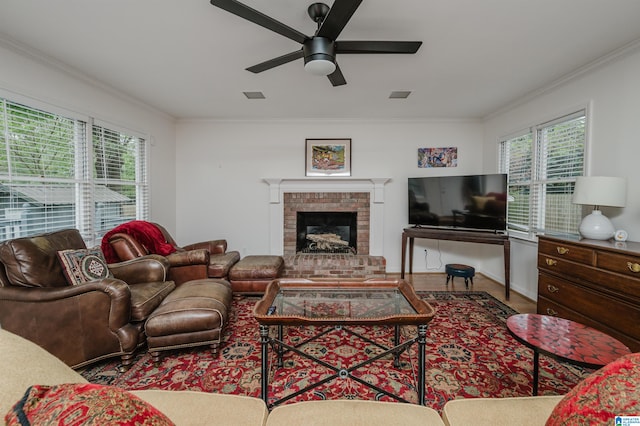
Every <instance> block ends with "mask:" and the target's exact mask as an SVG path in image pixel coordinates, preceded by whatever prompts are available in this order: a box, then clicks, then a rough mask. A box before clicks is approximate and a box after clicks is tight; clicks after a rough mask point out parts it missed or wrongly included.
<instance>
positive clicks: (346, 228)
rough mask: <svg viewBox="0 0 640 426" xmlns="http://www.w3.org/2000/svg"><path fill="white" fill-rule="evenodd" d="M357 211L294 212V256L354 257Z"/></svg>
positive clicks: (355, 250)
mask: <svg viewBox="0 0 640 426" xmlns="http://www.w3.org/2000/svg"><path fill="white" fill-rule="evenodd" d="M357 219H358V214H357V212H324V211H323V212H297V214H296V228H297V230H296V232H297V233H296V252H297V253H350V254H356V253H357V250H358V247H357V244H358V243H357V241H358V238H357V230H358V221H357Z"/></svg>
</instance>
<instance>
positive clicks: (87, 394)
mask: <svg viewBox="0 0 640 426" xmlns="http://www.w3.org/2000/svg"><path fill="white" fill-rule="evenodd" d="M4 420H5V422H6V424H7V425H10V426H26V425H43V426H46V425H71V424H73V425H88V426H92V425H96V426H98V425H99V426H102V425H148V426H164V425H173V424H174V423H173V422H172V421H171V420H169V418H167V417H166V416H165V415H164V414H162V413H161V412H160V411H159V410H158V409H157V408H155V407H153V406H152V405H149V404H148V403H147V402H145V401H143V400H141V399H140V398H138V397H137V396H135V395H133V394H130V393H129V392H127V391H125V390H122V389H120V388H116V387H113V386H103V385H96V384H84V383H83V384H72V383H67V384H63V385H56V386H42V385H35V386H31V387H30V388H29V389H27V392H26V393H25V394H24V396H23V397H22V399H21V400H20V401H18V402H17V403H16V404H15V405H14V406H13V408H11V410H10V411H9V412H8V413H7V414H6V416H5V418H4Z"/></svg>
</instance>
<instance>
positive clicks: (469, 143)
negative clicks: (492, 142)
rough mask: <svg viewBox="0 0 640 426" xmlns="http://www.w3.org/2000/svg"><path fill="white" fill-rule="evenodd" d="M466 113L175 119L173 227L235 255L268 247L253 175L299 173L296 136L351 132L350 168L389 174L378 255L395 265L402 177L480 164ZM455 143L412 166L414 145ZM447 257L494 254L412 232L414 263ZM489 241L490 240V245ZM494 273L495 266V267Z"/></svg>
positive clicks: (403, 221) (474, 258) (261, 197)
mask: <svg viewBox="0 0 640 426" xmlns="http://www.w3.org/2000/svg"><path fill="white" fill-rule="evenodd" d="M482 131H483V127H482V124H481V123H479V122H476V121H464V122H463V121H425V122H417V121H387V122H381V121H320V120H318V121H251V122H249V121H237V122H236V121H205V120H203V121H182V122H179V123H178V126H177V141H178V142H177V144H178V146H179V149H178V150H177V166H176V167H177V169H176V173H177V177H178V178H177V203H178V217H177V226H178V232H177V234H178V235H179V236H180V239H182V240H183V242H189V241H196V240H201V239H204V238H212V237H218V238H226V239H227V240H228V243H229V247H230V248H231V249H235V250H239V251H240V253H241V255H242V256H245V255H248V254H266V253H269V249H270V246H269V229H268V225H269V198H268V195H269V193H268V185H267V184H266V183H265V182H263V180H262V179H263V178H300V177H304V175H305V138H351V139H352V177H355V178H391V181H390V182H389V183H387V185H386V186H385V211H384V219H385V224H384V236H383V238H384V256H385V258H386V259H387V271H389V272H399V271H400V256H401V241H402V229H403V228H404V227H406V226H407V177H409V176H444V175H447V174H449V175H450V174H473V173H481V172H483V170H482V164H483V162H482V158H483V151H482ZM447 146H456V147H458V157H459V161H458V164H459V165H458V167H455V168H439V169H419V168H418V167H417V155H418V153H417V151H418V148H419V147H447ZM438 245H439V248H440V251H441V252H442V266H441V267H439V268H438V270H440V271H442V270H444V264H445V263H447V262H450V261H456V262H463V263H464V262H470V263H472V264H474V265H478V264H479V262H482V261H483V260H484V259H487V258H488V259H491V258H493V257H497V259H498V260H497V261H498V262H501V261H502V251H501V247H499V248H498V246H480V245H469V244H464V243H453V242H444V241H443V242H440V243H437V242H434V241H428V240H416V254H415V259H416V260H415V262H414V271H416V272H422V271H425V270H426V265H425V261H424V248H428V249H429V250H430V254H429V267H432V268H433V267H436V266H439V263H438V256H437V250H436V249H437V247H438ZM494 249H495V250H494ZM501 275H503V274H501Z"/></svg>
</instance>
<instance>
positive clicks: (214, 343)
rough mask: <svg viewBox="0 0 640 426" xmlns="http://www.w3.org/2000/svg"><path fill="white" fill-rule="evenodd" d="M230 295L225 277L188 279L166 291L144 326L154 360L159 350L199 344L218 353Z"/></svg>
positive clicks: (158, 356) (157, 356)
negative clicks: (166, 293) (220, 278)
mask: <svg viewBox="0 0 640 426" xmlns="http://www.w3.org/2000/svg"><path fill="white" fill-rule="evenodd" d="M231 296H232V293H231V286H230V284H229V283H228V282H227V281H226V280H219V279H211V278H207V279H200V280H192V281H187V282H185V283H183V284H182V285H180V286H178V287H177V288H176V289H175V290H174V291H172V292H171V293H169V295H168V296H167V297H166V298H165V299H164V300H163V301H162V303H161V304H160V306H158V307H157V308H156V309H155V310H154V311H153V313H152V314H151V315H150V316H149V318H148V319H147V322H146V323H145V325H144V329H145V332H146V334H147V345H148V347H149V353H150V354H151V356H152V358H153V361H154V362H156V363H157V362H158V361H159V360H160V352H162V351H167V350H171V349H180V348H188V347H193V346H202V345H209V346H210V347H211V351H212V352H213V354H214V356H217V355H218V353H219V348H220V343H221V341H222V332H223V330H224V327H225V326H226V325H227V320H228V318H229V312H230V310H231Z"/></svg>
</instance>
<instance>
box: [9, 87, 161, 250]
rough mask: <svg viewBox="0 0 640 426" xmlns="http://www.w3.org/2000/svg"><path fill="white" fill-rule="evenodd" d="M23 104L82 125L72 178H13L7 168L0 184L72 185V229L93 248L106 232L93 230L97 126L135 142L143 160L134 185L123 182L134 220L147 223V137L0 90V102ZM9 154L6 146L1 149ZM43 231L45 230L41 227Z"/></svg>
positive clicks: (76, 147)
mask: <svg viewBox="0 0 640 426" xmlns="http://www.w3.org/2000/svg"><path fill="white" fill-rule="evenodd" d="M5 100H6V101H7V102H10V103H15V104H20V105H24V106H25V107H26V108H30V109H33V110H40V111H43V112H46V113H48V114H53V115H57V116H60V117H64V118H66V119H70V120H74V121H76V122H77V123H82V124H83V127H84V132H82V133H83V134H82V135H77V136H78V137H76V138H75V139H74V144H75V147H74V153H75V166H74V176H73V178H64V179H57V178H54V179H51V178H42V179H40V178H37V177H35V178H34V177H30V176H26V177H25V176H17V175H15V173H13V172H12V170H11V168H10V167H9V169H8V170H7V173H6V174H5V173H4V172H2V171H0V183H7V184H10V183H11V182H16V181H20V180H26V181H29V182H38V181H42V182H43V183H46V182H49V183H61V184H72V185H75V188H76V190H75V227H76V228H77V229H78V230H79V231H80V233H81V235H82V236H83V239H84V240H85V242H86V243H87V245H88V246H93V245H96V244H99V243H100V240H101V238H102V235H103V234H104V232H106V230H100V229H97V228H98V227H97V226H96V223H95V217H96V215H95V213H96V212H95V196H96V192H95V184H96V179H94V175H93V170H92V168H93V164H94V161H93V136H92V135H93V126H94V125H96V126H98V125H99V126H101V127H104V128H107V129H109V130H113V131H116V132H120V133H123V134H126V135H127V136H131V137H135V138H137V139H138V148H137V152H138V153H142V155H143V158H140V157H139V155H136V158H135V160H136V165H135V168H136V172H135V183H132V182H131V181H127V182H126V184H128V185H135V188H136V206H135V207H136V208H135V218H136V219H138V220H148V219H149V217H150V204H151V203H150V193H151V192H150V188H149V162H150V142H149V141H150V138H149V137H148V135H146V134H144V133H141V132H137V131H134V130H131V129H127V128H125V127H122V126H119V125H116V124H113V123H109V122H107V121H102V120H99V119H96V118H94V117H92V116H89V115H86V114H82V113H78V112H73V111H70V110H67V109H65V108H62V107H58V106H55V105H51V104H48V103H45V102H42V101H39V100H37V99H33V98H29V97H25V96H22V95H18V94H15V93H12V92H7V91H4V90H0V102H4V101H5ZM7 130H8V129H6V128H4V124H3V123H0V135H1V136H3V137H4V136H5V135H6V134H7V133H6V132H7ZM0 140H1V139H0ZM5 148H6V149H7V152H8V153H9V147H5ZM5 213H6V212H4V211H3V209H0V218H2V217H4V216H5ZM44 228H46V227H44ZM37 233H39V232H26V233H24V234H21V233H20V232H17V233H16V232H13V231H12V232H11V233H9V232H3V233H0V240H6V239H10V238H14V237H17V236H28V235H29V234H37Z"/></svg>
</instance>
